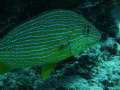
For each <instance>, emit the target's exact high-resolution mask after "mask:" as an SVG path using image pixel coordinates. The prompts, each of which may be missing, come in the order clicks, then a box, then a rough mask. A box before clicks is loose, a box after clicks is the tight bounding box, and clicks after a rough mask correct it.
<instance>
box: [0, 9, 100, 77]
mask: <svg viewBox="0 0 120 90" xmlns="http://www.w3.org/2000/svg"><path fill="white" fill-rule="evenodd" d="M99 39H100V34H99V31H98V30H97V29H96V28H95V27H94V26H93V25H92V24H91V23H90V22H88V21H87V20H86V19H85V18H83V17H82V16H81V15H79V14H77V13H75V12H73V11H70V10H60V9H57V10H51V11H47V12H44V13H42V14H40V15H38V16H36V17H34V18H32V19H31V20H28V21H27V22H25V23H23V24H21V25H19V26H18V27H16V28H15V29H13V30H12V31H11V32H10V33H8V34H7V35H6V36H4V37H3V38H2V39H1V41H0V73H5V72H8V71H11V70H13V69H15V68H22V67H31V66H38V65H43V68H42V78H43V79H46V78H47V77H48V75H49V74H50V73H51V72H52V70H53V68H54V66H55V64H56V63H57V62H59V61H62V60H64V59H66V58H68V57H70V56H74V55H76V54H79V53H80V52H83V51H84V50H86V49H87V48H89V47H91V46H92V45H94V44H95V43H97V42H98V41H99Z"/></svg>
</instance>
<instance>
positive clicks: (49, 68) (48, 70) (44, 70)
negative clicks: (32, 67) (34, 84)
mask: <svg viewBox="0 0 120 90" xmlns="http://www.w3.org/2000/svg"><path fill="white" fill-rule="evenodd" d="M55 64H56V63H50V64H44V65H43V66H42V72H41V75H42V79H43V80H45V79H46V78H47V77H48V76H49V75H50V73H51V72H52V71H53V69H54V67H55Z"/></svg>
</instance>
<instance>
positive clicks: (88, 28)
mask: <svg viewBox="0 0 120 90" xmlns="http://www.w3.org/2000/svg"><path fill="white" fill-rule="evenodd" d="M89 32H90V27H87V28H86V35H88V34H89Z"/></svg>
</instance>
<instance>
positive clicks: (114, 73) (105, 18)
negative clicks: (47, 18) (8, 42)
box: [0, 0, 120, 90]
mask: <svg viewBox="0 0 120 90" xmlns="http://www.w3.org/2000/svg"><path fill="white" fill-rule="evenodd" d="M52 9H66V10H71V11H74V12H76V13H78V14H80V15H82V16H83V17H85V18H86V19H87V20H88V21H89V22H91V23H92V24H93V25H94V26H95V27H96V28H97V29H98V30H99V32H100V34H101V39H100V41H99V42H98V43H97V44H95V45H94V46H92V47H91V48H89V49H87V50H85V51H84V52H82V53H80V54H78V55H75V56H74V57H70V58H68V59H66V60H63V61H60V62H59V63H57V64H56V67H55V68H54V70H53V72H52V73H51V75H50V76H49V77H48V78H47V79H46V80H42V79H41V66H35V67H31V68H20V69H15V70H13V71H11V72H7V73H5V74H3V75H0V90H120V1H119V0H0V39H2V37H4V36H5V35H6V34H8V33H9V32H10V31H11V30H12V29H14V28H15V27H16V26H18V25H19V24H21V23H23V22H24V21H26V20H29V19H31V18H32V17H33V16H35V15H37V14H40V13H42V12H44V11H48V10H52Z"/></svg>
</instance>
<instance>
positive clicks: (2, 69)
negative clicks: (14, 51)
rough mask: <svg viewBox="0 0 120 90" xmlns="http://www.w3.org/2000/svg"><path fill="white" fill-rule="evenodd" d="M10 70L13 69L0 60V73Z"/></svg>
mask: <svg viewBox="0 0 120 90" xmlns="http://www.w3.org/2000/svg"><path fill="white" fill-rule="evenodd" d="M11 70H13V69H11V68H10V67H9V66H8V65H6V64H4V63H3V62H0V74H4V73H6V72H9V71H11Z"/></svg>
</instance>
